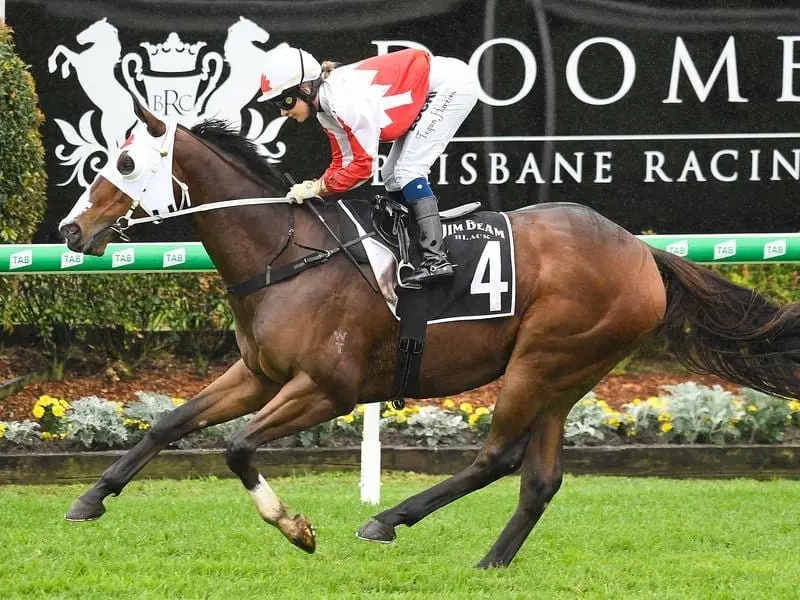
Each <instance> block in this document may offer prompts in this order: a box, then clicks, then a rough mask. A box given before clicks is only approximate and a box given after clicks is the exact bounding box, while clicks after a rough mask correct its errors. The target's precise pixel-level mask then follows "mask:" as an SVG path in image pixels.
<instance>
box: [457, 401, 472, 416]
mask: <svg viewBox="0 0 800 600" xmlns="http://www.w3.org/2000/svg"><path fill="white" fill-rule="evenodd" d="M458 408H460V409H461V412H465V413H467V414H468V415H471V414H472V413H473V411H474V410H475V409H474V408H472V404H470V403H469V402H462V403H461V405H460V406H459V407H458Z"/></svg>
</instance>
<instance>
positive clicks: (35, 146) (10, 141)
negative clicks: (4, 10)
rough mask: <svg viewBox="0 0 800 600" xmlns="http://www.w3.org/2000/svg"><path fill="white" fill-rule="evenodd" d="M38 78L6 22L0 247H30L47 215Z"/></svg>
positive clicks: (0, 71)
mask: <svg viewBox="0 0 800 600" xmlns="http://www.w3.org/2000/svg"><path fill="white" fill-rule="evenodd" d="M38 104H39V99H38V97H37V95H36V89H35V86H34V83H33V78H32V77H31V74H30V73H29V72H28V68H27V66H26V65H25V63H24V62H23V61H22V59H21V58H20V57H19V56H18V55H17V53H16V50H15V48H14V41H13V36H12V32H11V29H9V28H8V27H7V26H6V25H4V24H3V23H0V243H2V244H11V243H25V242H29V241H30V240H31V238H32V237H33V234H34V232H35V231H36V228H37V227H38V226H39V223H40V222H41V220H42V217H43V216H44V211H45V206H46V202H47V201H46V193H47V176H46V175H45V169H44V148H43V147H42V138H41V135H40V133H39V127H40V126H41V125H42V123H43V122H44V115H42V112H41V111H40V110H39V108H38Z"/></svg>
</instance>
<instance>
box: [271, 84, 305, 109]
mask: <svg viewBox="0 0 800 600" xmlns="http://www.w3.org/2000/svg"><path fill="white" fill-rule="evenodd" d="M298 91H299V90H297V89H292V90H291V91H289V92H286V93H284V94H282V95H280V96H278V97H277V98H275V99H274V100H273V101H272V102H273V104H275V106H277V107H278V108H279V109H280V110H292V109H293V108H294V105H295V104H297V100H298V96H299V94H298Z"/></svg>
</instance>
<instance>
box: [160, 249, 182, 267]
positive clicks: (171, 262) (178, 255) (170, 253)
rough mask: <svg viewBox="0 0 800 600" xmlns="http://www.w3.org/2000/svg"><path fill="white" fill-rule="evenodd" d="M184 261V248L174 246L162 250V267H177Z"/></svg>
mask: <svg viewBox="0 0 800 600" xmlns="http://www.w3.org/2000/svg"><path fill="white" fill-rule="evenodd" d="M185 262H186V248H174V249H173V250H167V251H166V252H164V262H163V264H162V265H161V266H162V267H163V268H164V269H166V268H169V267H177V266H178V265H182V264H183V263H185Z"/></svg>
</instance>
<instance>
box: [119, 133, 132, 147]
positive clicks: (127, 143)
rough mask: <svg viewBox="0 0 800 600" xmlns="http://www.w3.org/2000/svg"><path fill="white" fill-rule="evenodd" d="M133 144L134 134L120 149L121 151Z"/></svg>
mask: <svg viewBox="0 0 800 600" xmlns="http://www.w3.org/2000/svg"><path fill="white" fill-rule="evenodd" d="M132 143H133V134H130V135H129V136H128V139H127V140H125V142H124V143H123V144H122V146H120V147H119V148H120V150H122V149H123V148H124V147H125V146H130V145H131V144H132Z"/></svg>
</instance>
